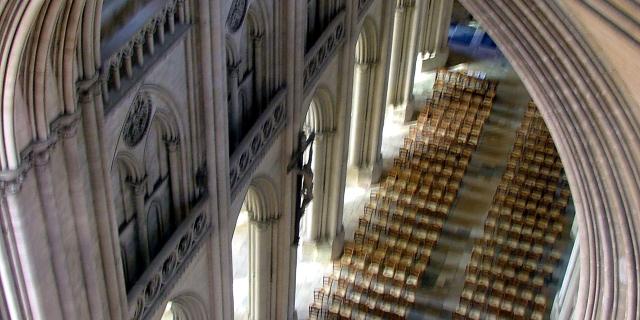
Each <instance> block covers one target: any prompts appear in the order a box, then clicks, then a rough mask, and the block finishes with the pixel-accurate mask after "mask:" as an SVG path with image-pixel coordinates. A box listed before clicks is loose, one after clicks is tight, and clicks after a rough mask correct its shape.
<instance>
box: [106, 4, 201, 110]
mask: <svg viewBox="0 0 640 320" xmlns="http://www.w3.org/2000/svg"><path fill="white" fill-rule="evenodd" d="M165 25H168V28H165ZM189 26H190V24H189V23H188V22H187V19H186V17H185V9H184V0H169V1H167V3H166V4H165V5H164V6H163V7H162V8H160V9H158V10H157V11H156V13H155V15H153V16H152V17H151V18H149V19H148V20H147V22H146V23H145V24H144V25H143V26H142V27H140V28H139V29H138V30H137V31H135V33H134V34H133V35H130V36H129V37H128V39H129V40H128V41H126V43H125V44H124V45H120V47H115V46H116V45H115V44H113V43H111V42H112V41H110V42H109V43H107V44H106V45H105V48H102V51H103V52H106V53H105V55H106V57H105V58H104V60H103V63H102V68H101V71H100V78H99V79H100V83H101V86H102V94H103V95H102V97H103V100H104V103H105V104H106V105H107V108H105V111H108V110H109V109H110V107H111V106H113V105H114V104H115V103H117V101H118V100H119V99H120V98H122V96H123V95H124V94H125V92H126V91H128V90H129V89H130V88H131V87H132V86H133V84H135V83H136V82H137V81H138V80H140V78H141V77H142V75H143V74H144V73H145V72H146V71H147V70H148V69H149V66H150V65H152V64H154V63H155V62H156V61H157V60H158V59H159V57H161V56H162V53H163V52H166V51H167V50H168V49H169V48H170V47H171V46H172V45H173V44H175V43H176V42H177V40H178V39H180V38H181V37H182V35H184V34H185V32H186V31H187V30H188V29H189ZM167 39H168V41H167ZM114 41H115V40H114ZM156 42H157V43H156Z"/></svg>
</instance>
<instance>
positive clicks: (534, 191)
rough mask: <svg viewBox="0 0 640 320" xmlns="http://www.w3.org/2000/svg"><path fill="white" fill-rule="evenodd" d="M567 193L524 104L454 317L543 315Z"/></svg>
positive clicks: (536, 118) (545, 138) (540, 125)
mask: <svg viewBox="0 0 640 320" xmlns="http://www.w3.org/2000/svg"><path fill="white" fill-rule="evenodd" d="M570 195H571V194H570V191H569V189H568V185H567V183H566V180H565V178H564V176H563V173H562V164H561V162H560V159H559V157H558V155H557V152H556V149H555V147H554V146H553V141H552V139H551V136H550V135H549V133H548V131H547V130H546V127H544V121H542V118H541V116H540V114H539V113H538V111H537V109H536V108H535V105H533V104H532V103H530V104H529V106H528V108H527V111H526V113H525V117H524V119H523V121H522V124H521V127H520V128H519V129H518V131H517V133H516V141H515V143H514V148H513V150H512V152H511V155H510V158H509V161H508V164H507V168H506V170H505V173H504V174H503V177H502V181H501V182H500V184H499V186H498V188H497V190H496V193H495V195H494V198H493V203H492V206H491V208H490V210H489V213H488V215H487V219H486V220H485V226H484V235H483V237H482V238H481V239H479V240H477V242H476V243H475V244H474V247H473V251H472V255H471V259H470V261H469V264H468V265H467V269H466V273H465V285H464V288H463V291H462V294H461V297H460V303H459V305H458V308H457V310H456V312H455V313H454V319H543V318H545V316H546V315H547V313H548V311H549V310H548V309H549V305H548V299H549V297H550V296H551V294H552V293H551V292H549V290H548V288H547V284H548V283H549V281H550V280H551V278H552V274H553V272H554V271H555V269H556V268H557V265H558V263H559V261H560V259H561V257H562V248H561V247H560V245H559V242H558V240H559V238H561V237H562V235H563V234H565V233H566V229H567V225H568V223H567V221H566V217H565V216H564V211H565V208H566V206H567V204H568V201H569V199H570Z"/></svg>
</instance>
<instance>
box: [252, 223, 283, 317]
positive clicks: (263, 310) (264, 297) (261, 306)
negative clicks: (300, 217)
mask: <svg viewBox="0 0 640 320" xmlns="http://www.w3.org/2000/svg"><path fill="white" fill-rule="evenodd" d="M250 215H253V214H252V213H250ZM249 219H250V222H249V320H268V319H272V314H271V313H272V312H271V311H272V309H273V308H272V307H273V306H272V305H271V299H272V298H271V296H272V295H274V294H275V291H274V290H272V288H273V285H272V278H273V277H274V276H275V275H274V272H275V270H274V269H273V267H272V265H273V262H272V259H275V257H274V256H275V252H274V250H273V243H272V235H273V231H274V230H273V228H274V223H275V222H276V221H277V220H273V219H266V220H265V219H260V220H259V219H257V218H256V217H255V216H251V217H250V218H249Z"/></svg>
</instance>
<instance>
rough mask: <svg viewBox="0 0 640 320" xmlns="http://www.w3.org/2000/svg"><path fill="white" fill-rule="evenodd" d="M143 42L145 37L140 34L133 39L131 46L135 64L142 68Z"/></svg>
mask: <svg viewBox="0 0 640 320" xmlns="http://www.w3.org/2000/svg"><path fill="white" fill-rule="evenodd" d="M144 41H145V37H144V35H143V34H142V33H138V34H137V35H136V36H135V37H134V38H133V46H134V51H135V54H136V63H137V64H138V65H139V66H141V67H142V65H144Z"/></svg>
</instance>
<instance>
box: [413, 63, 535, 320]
mask: <svg viewBox="0 0 640 320" xmlns="http://www.w3.org/2000/svg"><path fill="white" fill-rule="evenodd" d="M468 68H469V69H470V70H482V71H484V72H486V73H487V77H488V78H490V79H499V81H500V84H499V86H498V92H497V95H496V101H495V104H494V106H493V109H492V112H491V114H490V116H489V118H488V120H487V123H486V124H485V128H484V130H483V132H482V135H481V136H480V142H479V143H478V149H477V150H476V151H475V152H474V153H473V155H472V157H471V162H470V163H469V167H468V169H467V172H466V174H465V177H464V178H463V180H462V188H461V189H460V191H459V193H458V197H457V199H456V202H455V203H454V206H453V208H452V210H451V212H450V213H449V217H448V219H447V221H446V222H445V225H444V228H443V232H442V234H441V236H440V239H439V242H438V244H437V245H436V247H435V249H434V251H433V252H432V259H431V264H430V265H429V268H428V269H427V274H426V276H425V278H424V280H423V282H422V287H421V288H420V289H419V290H418V292H417V294H416V304H415V305H414V310H412V311H411V312H410V315H409V319H450V318H451V313H452V312H453V311H454V310H455V308H456V307H457V304H458V300H459V297H460V293H461V292H462V288H463V285H464V272H465V268H466V265H467V263H468V261H469V258H470V256H471V249H472V245H473V240H474V239H475V238H478V237H480V236H481V235H482V231H483V225H484V219H485V217H486V215H487V212H488V209H489V207H490V205H491V201H492V198H493V194H494V193H495V191H496V188H497V185H498V183H499V182H500V178H501V176H502V173H503V172H504V169H505V165H506V161H507V158H508V155H509V152H510V151H511V147H512V145H513V142H514V141H515V131H516V129H517V128H518V126H519V124H520V121H521V119H522V116H523V114H524V111H525V109H526V106H527V102H528V101H529V99H530V98H529V96H528V94H527V92H526V89H525V88H524V86H523V84H522V83H521V82H520V80H519V79H518V77H517V75H516V74H515V72H514V71H513V69H511V68H510V67H509V66H508V65H506V64H505V61H504V60H492V61H484V62H475V63H470V64H468Z"/></svg>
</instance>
